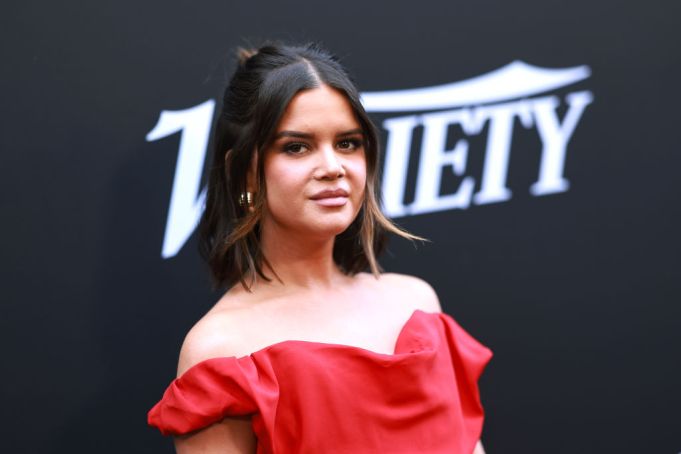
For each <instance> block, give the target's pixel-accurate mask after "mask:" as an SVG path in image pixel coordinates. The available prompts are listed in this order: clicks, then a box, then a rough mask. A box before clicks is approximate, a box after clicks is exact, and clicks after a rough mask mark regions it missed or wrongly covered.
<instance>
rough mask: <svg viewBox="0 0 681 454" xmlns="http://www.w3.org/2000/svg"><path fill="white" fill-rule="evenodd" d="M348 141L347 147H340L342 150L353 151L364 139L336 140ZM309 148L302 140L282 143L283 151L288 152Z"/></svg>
mask: <svg viewBox="0 0 681 454" xmlns="http://www.w3.org/2000/svg"><path fill="white" fill-rule="evenodd" d="M344 142H348V144H349V145H350V147H349V148H341V150H343V151H355V150H357V149H358V148H361V147H362V146H363V145H364V141H362V140H360V139H343V140H340V141H339V142H338V144H341V143H344ZM303 147H304V148H309V147H308V145H307V144H306V143H303V142H291V143H287V144H286V145H284V151H285V152H286V153H289V154H301V153H302V152H301V150H300V148H303Z"/></svg>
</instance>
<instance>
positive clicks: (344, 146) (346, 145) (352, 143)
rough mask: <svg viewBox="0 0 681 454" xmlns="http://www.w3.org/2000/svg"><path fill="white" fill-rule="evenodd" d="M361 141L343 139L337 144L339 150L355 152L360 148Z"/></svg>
mask: <svg viewBox="0 0 681 454" xmlns="http://www.w3.org/2000/svg"><path fill="white" fill-rule="evenodd" d="M362 145H363V144H362V141H361V140H360V139H343V140H341V141H340V142H338V148H340V149H341V150H348V151H351V150H356V149H358V148H360V147H361V146H362Z"/></svg>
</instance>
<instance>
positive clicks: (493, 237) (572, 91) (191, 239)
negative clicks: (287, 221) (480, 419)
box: [0, 0, 681, 454]
mask: <svg viewBox="0 0 681 454" xmlns="http://www.w3.org/2000/svg"><path fill="white" fill-rule="evenodd" d="M8 9H9V10H10V11H9V13H8V14H6V15H5V23H6V25H5V27H3V31H2V32H0V33H1V34H2V37H3V42H4V43H5V45H4V46H3V49H2V51H0V52H1V53H2V62H3V76H2V80H3V102H2V106H3V109H2V114H1V115H2V134H1V135H0V141H1V143H2V153H1V161H0V162H1V165H0V169H1V171H2V201H3V206H2V210H3V213H5V216H4V217H3V223H2V234H3V235H2V237H3V239H2V243H1V244H2V259H3V260H2V283H3V285H2V287H3V290H2V308H3V316H2V317H0V329H1V332H2V342H1V345H2V346H1V348H2V358H3V360H4V367H3V373H2V403H3V404H2V407H1V408H2V410H0V411H1V413H0V415H2V416H1V418H2V421H1V422H2V426H3V428H4V431H3V435H4V436H3V446H4V448H3V451H6V452H13V453H19V452H27V453H37V452H46V453H47V452H49V453H52V452H54V453H62V452H64V453H66V452H68V453H91V452H99V453H121V452H145V453H147V452H159V453H161V452H172V443H171V440H169V439H167V438H164V437H162V436H160V435H159V434H158V433H157V431H155V430H153V429H150V428H148V427H147V426H146V412H147V410H148V409H149V408H150V407H151V406H152V405H153V404H154V403H155V402H156V401H157V400H158V399H159V398H160V397H161V394H162V392H163V390H164V389H165V387H166V386H167V384H168V383H169V382H170V380H172V378H173V377H174V375H175V368H176V364H177V355H178V352H179V348H180V345H181V343H182V340H183V336H184V334H185V333H186V332H187V330H188V329H189V328H190V327H191V326H192V325H193V324H194V323H195V322H196V321H197V320H198V319H199V318H200V317H201V316H202V315H203V314H204V313H205V312H206V311H207V310H208V309H209V308H210V307H211V306H212V305H213V304H214V303H215V302H216V301H217V299H218V298H219V297H220V293H219V292H214V291H211V288H210V281H209V277H208V270H207V268H206V266H205V265H204V264H203V263H202V262H201V260H200V259H199V256H198V253H197V244H196V238H195V227H196V223H197V221H198V219H199V216H200V214H201V209H202V204H203V201H204V197H205V192H204V187H205V182H206V163H207V162H208V157H209V155H210V149H211V145H212V144H211V132H212V127H213V123H214V119H215V115H216V112H217V111H218V109H219V108H220V105H219V100H220V98H221V94H222V90H223V88H224V85H225V83H226V80H227V78H228V77H229V76H230V75H231V72H232V71H233V69H234V65H235V52H234V51H235V49H236V47H237V46H242V47H256V46H258V45H260V44H261V43H263V42H264V41H265V40H267V39H277V40H282V41H285V42H289V43H305V42H308V41H317V42H320V43H321V44H322V45H323V46H324V47H326V48H328V49H329V50H331V51H332V52H333V53H335V54H336V55H338V56H339V57H340V59H341V60H342V62H343V63H344V64H345V65H346V67H347V68H348V69H349V70H350V71H351V73H352V74H353V76H354V78H355V80H356V82H357V84H358V86H359V88H360V91H361V93H362V102H363V104H364V106H365V108H366V110H367V111H368V112H369V114H370V116H371V117H372V119H373V120H374V122H375V123H376V125H377V126H378V128H379V130H380V133H381V139H382V147H381V148H382V161H381V166H382V167H381V174H382V179H381V189H382V194H383V210H384V212H385V213H386V214H387V215H389V216H390V217H391V218H393V219H394V220H395V222H397V223H398V224H399V225H401V226H403V227H405V228H406V229H408V230H409V231H411V232H413V233H415V234H417V235H420V236H423V237H426V238H428V240H429V241H428V242H426V243H422V244H417V245H414V244H412V243H409V242H407V241H404V240H401V239H395V238H393V239H391V242H390V244H389V248H388V251H387V253H386V254H385V255H384V257H383V258H382V260H381V263H382V265H383V267H384V268H385V269H386V270H388V271H393V272H401V273H408V274H413V275H417V276H420V277H422V278H424V279H426V280H427V281H429V282H430V283H431V284H432V285H433V287H434V288H435V289H436V291H437V292H438V294H439V297H440V300H441V302H442V306H443V309H444V310H445V311H446V312H447V313H449V314H451V315H452V316H454V317H455V318H456V319H457V320H458V321H459V322H460V323H461V324H462V325H463V326H464V327H465V328H466V329H467V330H468V331H469V332H470V333H471V334H473V335H474V336H475V337H476V338H478V339H479V340H480V341H482V342H483V343H484V344H486V345H488V346H489V347H490V348H491V349H492V350H493V351H494V353H495V357H494V359H493V360H492V362H491V363H490V365H489V367H488V368H487V370H486V371H485V374H484V376H483V378H482V380H481V388H482V399H483V404H484V406H485V409H486V412H487V419H486V424H485V428H484V433H483V437H482V438H483V442H484V444H485V446H486V449H487V451H488V452H489V453H490V454H493V453H498V452H499V453H547V452H550V453H575V452H580V453H588V452H594V453H596V452H598V453H602V452H617V453H642V452H646V453H648V452H667V453H675V452H679V451H681V431H679V424H680V423H681V420H680V419H679V411H680V410H681V391H679V383H681V361H680V360H679V357H680V355H681V309H680V307H681V241H680V240H679V232H680V231H681V203H680V202H681V200H680V196H681V179H680V178H679V176H678V172H679V169H680V168H681V155H680V154H679V151H680V149H679V143H680V141H679V126H678V125H679V123H680V122H681V114H680V113H679V109H678V106H679V102H681V97H680V96H679V94H680V90H679V88H678V87H679V80H681V58H680V55H681V52H680V48H679V42H681V31H680V29H679V27H678V18H679V17H681V16H680V14H681V8H680V7H679V5H677V4H676V3H674V2H652V3H647V4H645V5H643V4H640V3H637V2H615V1H610V0H608V1H603V2H586V1H581V2H545V1H544V2H542V1H537V0H522V1H519V2H502V1H486V2H446V1H442V0H439V1H434V2H421V3H414V2H360V1H355V0H348V1H345V2H343V3H339V4H328V5H327V4H320V3H319V2H313V1H310V0H305V1H303V0H301V1H296V2H292V3H289V2H274V1H268V2H252V3H246V2H236V1H233V2H203V3H188V2H148V3H135V2H126V1H124V2H107V3H101V2H94V3H92V2H89V3H88V2H70V3H69V4H57V3H50V2H46V1H35V2H26V3H22V4H17V5H14V6H11V7H8ZM405 452H409V448H408V447H405Z"/></svg>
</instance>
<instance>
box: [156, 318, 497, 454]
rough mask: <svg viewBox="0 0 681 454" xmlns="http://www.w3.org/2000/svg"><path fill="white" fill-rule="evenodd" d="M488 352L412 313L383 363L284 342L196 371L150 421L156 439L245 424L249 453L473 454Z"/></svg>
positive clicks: (365, 354)
mask: <svg viewBox="0 0 681 454" xmlns="http://www.w3.org/2000/svg"><path fill="white" fill-rule="evenodd" d="M491 357H492V353H491V351H490V350H489V349H487V348H486V347H484V346H483V345H481V344H480V343H478V342H477V341H476V340H475V339H473V338H472V337H471V336H470V335H469V334H468V333H466V332H465V331H464V330H463V329H462V328H461V327H460V326H459V325H458V324H457V323H456V322H455V321H454V320H453V319H452V318H451V317H449V316H448V315H446V314H441V313H428V312H423V311H420V310H417V311H415V312H414V313H413V314H412V316H411V317H410V318H409V320H408V321H407V323H406V324H405V325H404V327H403V328H402V331H401V332H400V335H399V337H398V339H397V343H396V345H395V353H394V354H392V355H387V354H381V353H375V352H372V351H369V350H365V349H362V348H358V347H351V346H347V345H338V344H328V343H320V342H308V341H295V340H290V341H283V342H279V343H276V344H273V345H270V346H269V347H265V348H263V349H262V350H258V351H257V352H255V353H252V354H251V355H249V356H244V357H242V358H234V357H229V358H213V359H208V360H206V361H203V362H201V363H199V364H197V365H195V366H194V367H192V368H191V369H189V370H188V371H187V372H185V373H184V374H183V375H182V376H181V377H179V378H178V379H176V380H175V381H173V382H172V384H171V385H170V386H169V387H168V389H167V390H166V392H165V394H164V395H163V399H162V400H161V401H160V402H159V403H157V404H156V405H155V406H154V408H152V409H151V411H149V415H148V419H149V424H150V425H152V426H155V427H158V428H159V429H160V430H161V432H162V433H163V434H165V435H168V434H173V435H178V434H185V433H188V432H192V431H195V430H198V429H201V428H203V427H206V426H209V425H210V424H213V423H215V422H218V421H220V420H221V419H223V418H224V417H225V416H236V415H253V419H252V421H253V430H254V432H255V434H256V436H257V437H258V453H289V452H320V453H321V452H339V453H345V452H347V453H377V452H391V453H392V452H419V453H447V454H452V453H461V454H464V453H465V454H470V453H472V452H473V449H474V447H475V444H476V442H477V440H478V439H479V438H480V433H481V431H482V423H483V409H482V406H481V405H480V398H479V395H478V386H477V381H478V378H479V377H480V374H481V373H482V371H483V369H484V367H485V365H486V364H487V362H488V361H489V360H490V358H491Z"/></svg>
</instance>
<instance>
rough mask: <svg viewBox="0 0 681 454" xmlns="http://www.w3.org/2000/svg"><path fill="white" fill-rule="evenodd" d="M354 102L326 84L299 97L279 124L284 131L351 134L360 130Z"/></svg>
mask: <svg viewBox="0 0 681 454" xmlns="http://www.w3.org/2000/svg"><path fill="white" fill-rule="evenodd" d="M359 127H360V125H359V122H358V121H357V118H356V116H355V112H354V110H353V109H352V106H351V104H350V101H348V99H347V98H346V96H345V95H344V94H342V93H341V92H340V91H338V90H336V89H333V88H330V87H328V86H327V85H322V86H320V87H318V88H312V89H309V90H304V91H301V92H299V93H298V94H296V95H295V96H294V97H293V99H291V102H290V103H289V105H288V106H287V107H286V110H285V111H284V114H283V116H282V118H281V121H280V122H279V125H278V128H277V133H279V132H281V131H301V132H312V131H313V130H336V131H349V130H353V129H357V128H359Z"/></svg>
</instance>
